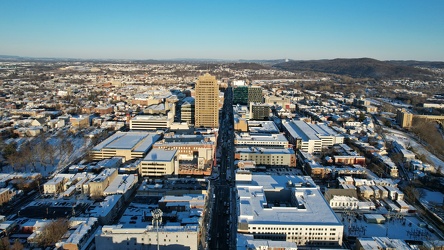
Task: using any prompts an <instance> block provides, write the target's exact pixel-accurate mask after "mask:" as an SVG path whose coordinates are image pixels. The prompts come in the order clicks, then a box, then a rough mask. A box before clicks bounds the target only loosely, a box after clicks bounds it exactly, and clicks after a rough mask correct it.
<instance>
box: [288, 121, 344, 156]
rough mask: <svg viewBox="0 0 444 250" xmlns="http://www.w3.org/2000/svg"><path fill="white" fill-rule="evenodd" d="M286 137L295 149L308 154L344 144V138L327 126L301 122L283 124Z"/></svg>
mask: <svg viewBox="0 0 444 250" xmlns="http://www.w3.org/2000/svg"><path fill="white" fill-rule="evenodd" d="M282 125H283V128H284V132H285V136H286V137H287V139H288V141H289V142H290V143H291V144H293V145H294V146H295V148H297V149H300V150H302V151H305V152H308V153H315V152H321V150H322V148H324V147H328V146H333V145H334V144H341V143H344V137H343V136H342V135H339V134H338V133H336V132H335V131H334V130H333V129H331V128H330V127H328V126H327V125H326V124H311V123H306V122H304V121H301V120H292V121H290V122H287V121H284V122H283V123H282Z"/></svg>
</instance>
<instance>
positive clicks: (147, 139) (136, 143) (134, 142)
mask: <svg viewBox="0 0 444 250" xmlns="http://www.w3.org/2000/svg"><path fill="white" fill-rule="evenodd" d="M159 138H160V136H159V135H158V134H155V133H148V132H120V131H119V132H117V133H115V134H114V135H112V136H110V137H109V138H107V139H106V140H104V141H102V142H101V143H99V144H98V145H96V146H95V147H94V148H93V151H100V150H102V149H104V148H108V149H123V150H124V149H126V150H131V149H135V150H134V151H141V150H142V149H145V150H146V148H147V147H150V146H151V145H152V144H153V143H154V142H155V141H157V140H158V139H159ZM143 151H144V150H143Z"/></svg>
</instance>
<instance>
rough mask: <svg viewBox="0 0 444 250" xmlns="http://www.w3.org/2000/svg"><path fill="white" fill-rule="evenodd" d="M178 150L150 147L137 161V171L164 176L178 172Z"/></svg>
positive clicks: (143, 174) (141, 173)
mask: <svg viewBox="0 0 444 250" xmlns="http://www.w3.org/2000/svg"><path fill="white" fill-rule="evenodd" d="M177 154H178V150H176V149H172V150H167V149H160V148H154V149H152V150H151V151H150V152H149V153H148V154H147V155H146V156H145V158H143V160H142V161H140V163H139V173H140V175H141V176H142V177H145V176H165V175H172V174H173V173H175V174H178V171H179V161H178V159H177Z"/></svg>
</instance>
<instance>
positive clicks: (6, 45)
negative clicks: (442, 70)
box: [0, 0, 444, 61]
mask: <svg viewBox="0 0 444 250" xmlns="http://www.w3.org/2000/svg"><path fill="white" fill-rule="evenodd" d="M443 8H444V2H443V1H438V0H436V1H435V0H432V1H361V2H358V1H356V2H355V1H321V0H319V1H306V2H303V1H279V2H273V3H272V2H268V1H241V2H237V1H224V2H206V1H189V2H185V1H156V2H154V1H146V2H145V1H132V2H125V3H124V2H122V1H40V2H31V1H2V2H0V9H1V10H2V17H1V18H0V20H1V22H0V30H2V35H1V42H0V44H1V46H0V54H1V55H13V56H25V57H26V56H29V57H53V58H82V59H157V60H167V59H176V58H208V59H223V60H238V59H245V60H266V59H281V58H289V59H294V60H312V59H314V60H315V59H333V58H359V57H370V58H375V59H378V60H423V61H444V50H443V49H442V45H441V44H443V42H444V16H443V15H442V14H441V13H440V11H441V10H442V9H443Z"/></svg>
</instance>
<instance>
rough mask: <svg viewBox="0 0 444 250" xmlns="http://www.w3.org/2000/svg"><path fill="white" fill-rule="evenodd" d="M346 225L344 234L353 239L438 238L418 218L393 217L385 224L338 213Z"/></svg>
mask: <svg viewBox="0 0 444 250" xmlns="http://www.w3.org/2000/svg"><path fill="white" fill-rule="evenodd" d="M337 216H338V217H339V220H340V221H342V223H343V224H344V234H345V235H346V236H351V237H389V238H392V239H402V240H427V239H430V240H436V239H438V237H437V236H436V235H434V234H433V233H432V232H430V231H429V230H428V229H427V228H426V227H424V225H425V224H423V221H421V220H420V219H419V218H417V217H416V216H400V215H398V216H393V217H392V218H390V219H389V220H386V222H385V223H384V224H376V223H367V222H366V221H365V220H364V219H363V217H362V216H361V219H359V218H357V217H356V215H347V214H346V213H337Z"/></svg>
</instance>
